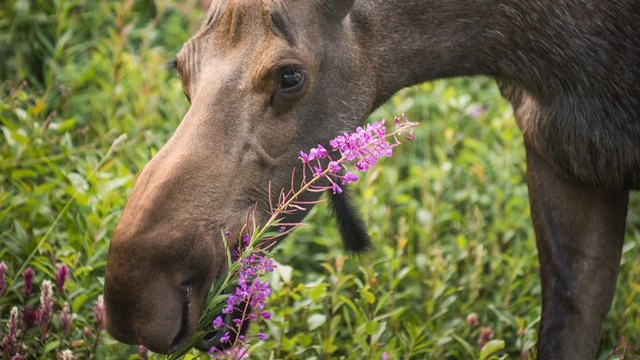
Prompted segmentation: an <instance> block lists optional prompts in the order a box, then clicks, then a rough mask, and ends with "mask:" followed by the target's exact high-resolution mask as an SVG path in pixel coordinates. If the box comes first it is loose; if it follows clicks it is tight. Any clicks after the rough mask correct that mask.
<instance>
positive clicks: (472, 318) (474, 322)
mask: <svg viewBox="0 0 640 360" xmlns="http://www.w3.org/2000/svg"><path fill="white" fill-rule="evenodd" d="M467 324H468V325H469V327H471V328H474V327H476V326H478V314H476V313H474V312H472V313H469V315H467Z"/></svg>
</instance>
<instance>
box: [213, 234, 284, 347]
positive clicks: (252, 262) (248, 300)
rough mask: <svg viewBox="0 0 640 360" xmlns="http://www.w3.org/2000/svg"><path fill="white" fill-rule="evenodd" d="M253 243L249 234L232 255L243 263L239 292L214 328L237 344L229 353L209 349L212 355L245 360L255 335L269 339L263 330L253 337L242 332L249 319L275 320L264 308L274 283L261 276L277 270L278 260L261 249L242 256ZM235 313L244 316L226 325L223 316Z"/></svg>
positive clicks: (236, 289) (230, 300)
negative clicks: (274, 260)
mask: <svg viewBox="0 0 640 360" xmlns="http://www.w3.org/2000/svg"><path fill="white" fill-rule="evenodd" d="M250 242H251V237H250V236H248V235H245V236H244V237H243V239H242V246H241V248H240V249H238V250H234V252H235V254H232V255H233V257H234V258H236V259H235V260H237V261H239V262H240V267H239V269H238V272H237V277H238V280H237V282H236V284H235V286H236V287H235V291H234V292H233V293H232V294H230V295H229V297H228V298H227V305H226V307H225V308H224V309H222V315H219V316H217V317H216V318H215V319H214V320H213V328H214V329H215V330H222V331H223V332H224V335H223V336H222V337H221V338H220V342H221V343H230V344H231V345H233V347H232V348H231V350H230V351H228V352H224V351H222V350H220V349H218V348H216V347H212V348H211V349H210V350H209V355H213V356H214V357H215V358H216V359H219V358H220V356H226V357H228V358H229V357H230V358H233V359H242V358H244V357H245V355H246V354H247V349H248V345H249V343H250V340H251V339H252V338H255V339H259V340H262V341H264V340H266V339H267V338H268V336H267V335H266V334H263V333H258V334H256V335H254V336H251V337H247V336H245V335H243V334H241V330H242V329H243V326H245V325H246V324H247V322H248V321H256V320H259V319H264V320H269V319H271V315H270V314H269V312H267V311H261V310H263V309H264V302H265V300H266V298H267V297H268V296H269V295H270V294H271V288H270V287H269V285H270V283H269V282H268V281H266V282H263V281H262V280H260V276H261V275H263V274H265V273H270V272H273V270H274V263H273V260H271V259H270V258H269V257H268V256H267V255H266V254H264V253H260V252H251V253H249V254H248V255H247V256H245V257H242V256H241V253H242V252H244V251H246V249H248V248H249V247H250V245H251V243H250ZM234 312H235V313H239V314H241V315H240V317H238V318H233V319H232V323H231V324H226V323H225V321H224V319H223V318H222V316H224V315H227V316H230V315H232V314H233V313H234Z"/></svg>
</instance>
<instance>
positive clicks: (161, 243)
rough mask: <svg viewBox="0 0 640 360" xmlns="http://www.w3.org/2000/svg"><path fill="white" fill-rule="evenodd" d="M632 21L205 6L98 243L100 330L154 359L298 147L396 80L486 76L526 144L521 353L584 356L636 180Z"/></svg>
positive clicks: (639, 34)
mask: <svg viewBox="0 0 640 360" xmlns="http://www.w3.org/2000/svg"><path fill="white" fill-rule="evenodd" d="M638 24H640V2H638V1H636V0H615V1H594V0H567V1H547V0H531V1H526V0H515V1H514V0H510V1H503V0H497V1H496V0H479V1H469V0H441V1H432V0H390V1H380V0H370V1H365V0H357V1H354V0H309V1H284V0H272V1H264V0H214V1H213V3H212V4H211V8H210V10H209V13H208V16H207V20H206V21H205V22H204V23H203V25H202V27H201V29H200V31H199V32H198V33H197V34H196V35H194V36H193V37H192V38H191V39H190V40H189V41H188V42H187V43H186V44H185V45H184V47H183V49H182V50H181V51H180V53H179V54H178V56H177V58H176V63H177V69H178V72H179V74H180V77H181V79H182V82H183V87H184V90H185V93H186V94H187V96H188V98H189V100H190V102H191V107H190V109H189V111H188V112H187V114H186V115H185V117H184V119H183V120H182V122H181V123H180V125H179V127H178V129H177V130H176V132H175V134H174V135H173V136H172V138H171V139H170V140H169V142H168V143H167V144H166V145H165V146H164V147H163V148H162V150H161V151H160V152H159V153H158V154H157V155H156V157H155V158H154V159H152V160H151V161H150V162H149V164H148V165H147V166H146V167H145V169H144V170H143V171H142V173H141V174H140V177H139V179H138V181H137V182H136V185H135V186H134V188H133V191H132V193H131V196H130V198H129V200H128V202H127V205H126V206H125V209H124V212H123V214H122V218H121V219H120V222H119V224H118V226H117V228H116V230H115V233H114V236H113V239H112V242H111V246H110V249H109V262H108V265H107V273H106V280H105V304H106V309H107V327H108V330H109V331H110V332H111V334H112V335H113V336H114V337H115V338H116V339H118V340H120V341H123V342H127V343H134V344H145V345H146V346H148V347H149V348H150V349H151V350H154V351H157V352H169V351H171V350H172V349H174V348H175V347H177V346H179V345H180V344H182V343H183V342H184V341H185V340H186V339H187V338H188V337H189V336H190V334H192V333H193V331H194V329H195V326H196V324H197V322H198V318H199V316H200V312H201V309H202V304H203V301H204V299H205V296H206V293H207V290H208V288H209V286H210V284H211V282H212V281H213V280H214V279H215V278H216V277H218V276H219V275H221V274H222V273H223V272H224V271H225V254H224V251H225V250H224V246H223V244H222V239H221V238H220V236H219V235H218V234H220V233H221V230H228V231H230V232H231V233H233V234H237V233H238V232H239V230H240V229H241V227H242V223H241V222H242V219H244V214H245V213H246V210H247V209H248V208H250V207H253V206H254V205H256V204H257V206H258V207H259V208H262V209H268V194H267V189H268V187H269V184H271V188H273V189H281V188H287V187H288V185H289V182H290V175H291V169H292V167H294V166H297V167H300V166H301V165H300V164H299V163H298V162H297V161H296V158H297V156H298V151H299V150H300V149H306V148H310V147H313V146H315V145H316V144H327V143H328V142H329V140H330V139H331V138H332V137H333V136H335V135H336V134H338V133H341V132H342V131H345V130H349V129H352V128H354V127H356V126H357V125H358V124H359V122H360V121H361V120H362V119H364V118H366V116H367V115H368V114H369V113H370V112H371V111H372V110H373V109H375V108H376V107H377V106H379V105H380V104H382V103H383V102H385V101H386V100H387V99H388V98H389V97H390V96H391V95H392V94H394V93H395V92H397V91H398V90H399V89H402V88H404V87H407V86H410V85H412V84H416V83H421V82H424V81H428V80H432V79H437V78H444V77H453V76H474V75H486V76H491V77H493V78H495V79H496V80H497V81H498V83H499V84H500V86H501V89H502V93H503V95H504V96H505V97H506V98H507V99H508V100H509V101H510V102H511V104H512V105H513V108H514V113H515V117H516V121H517V123H518V125H519V127H520V128H521V130H522V133H523V136H524V142H525V146H526V152H527V181H528V185H529V198H530V203H531V212H532V219H533V224H534V229H535V234H536V241H537V246H538V251H539V258H540V267H541V277H542V290H543V291H542V296H543V306H542V319H541V325H540V332H539V341H538V357H539V358H540V359H593V358H595V357H596V354H597V350H598V348H597V347H598V339H599V337H600V326H601V322H602V320H603V318H604V317H605V315H606V313H607V311H608V309H609V307H610V305H611V301H612V298H613V294H614V287H615V282H616V277H617V273H618V267H619V262H620V255H621V249H622V242H623V234H624V226H625V217H626V212H627V206H628V195H629V191H631V190H634V189H635V190H637V189H639V188H640V27H638ZM212 154H215V156H212ZM248 174H250V175H248ZM309 196H310V199H309V200H313V196H317V195H309ZM336 204H337V208H338V210H339V211H338V212H339V213H342V214H344V215H345V216H346V217H349V216H352V215H353V214H352V211H351V210H350V208H349V206H348V205H347V204H346V203H344V199H338V200H337V202H336ZM296 216H298V217H301V216H304V213H303V212H299V213H297V215H296ZM257 220H258V221H261V220H262V221H264V219H257ZM295 220H300V219H299V218H298V219H292V221H295ZM354 220H357V219H355V218H354ZM359 232H360V231H359V230H358V231H356V233H359ZM347 233H348V232H347ZM357 236H360V235H357ZM352 246H353V244H352ZM356 247H357V245H356ZM133 289H135V290H133ZM158 294H162V296H157V295H158ZM150 299H153V300H152V301H151V300H150Z"/></svg>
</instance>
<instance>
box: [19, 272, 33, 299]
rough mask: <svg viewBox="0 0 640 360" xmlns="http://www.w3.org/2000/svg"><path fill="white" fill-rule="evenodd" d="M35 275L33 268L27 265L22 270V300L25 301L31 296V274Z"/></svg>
mask: <svg viewBox="0 0 640 360" xmlns="http://www.w3.org/2000/svg"><path fill="white" fill-rule="evenodd" d="M34 275H35V273H34V272H33V269H32V268H30V267H28V268H27V269H26V270H25V271H24V288H23V289H22V291H23V292H24V301H25V302H27V300H29V299H30V298H31V290H32V287H33V276H34Z"/></svg>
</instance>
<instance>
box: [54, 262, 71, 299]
mask: <svg viewBox="0 0 640 360" xmlns="http://www.w3.org/2000/svg"><path fill="white" fill-rule="evenodd" d="M68 275H69V268H68V267H67V265H65V264H62V265H60V266H59V267H58V272H56V287H57V289H58V293H59V294H62V293H64V283H65V281H67V276H68Z"/></svg>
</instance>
